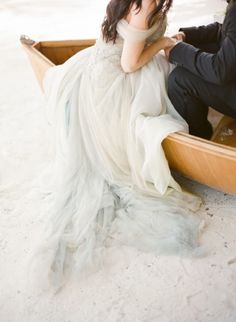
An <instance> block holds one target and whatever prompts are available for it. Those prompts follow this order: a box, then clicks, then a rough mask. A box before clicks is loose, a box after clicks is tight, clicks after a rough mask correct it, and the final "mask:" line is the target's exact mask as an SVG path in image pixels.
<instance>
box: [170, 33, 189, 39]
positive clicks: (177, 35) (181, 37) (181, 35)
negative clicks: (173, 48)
mask: <svg viewBox="0 0 236 322" xmlns="http://www.w3.org/2000/svg"><path fill="white" fill-rule="evenodd" d="M171 38H175V39H176V40H178V41H185V39H186V35H185V33H184V32H183V31H179V32H178V33H177V34H175V35H173V36H172V37H171Z"/></svg>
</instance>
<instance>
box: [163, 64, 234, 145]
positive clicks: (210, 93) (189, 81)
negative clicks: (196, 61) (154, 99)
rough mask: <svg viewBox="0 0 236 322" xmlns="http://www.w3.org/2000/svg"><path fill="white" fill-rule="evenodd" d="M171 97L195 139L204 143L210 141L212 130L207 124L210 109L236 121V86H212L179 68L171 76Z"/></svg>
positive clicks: (169, 88)
mask: <svg viewBox="0 0 236 322" xmlns="http://www.w3.org/2000/svg"><path fill="white" fill-rule="evenodd" d="M168 95H169V98H170V100H171V102H172V104H173V105H174V107H175V109H176V110H177V111H178V112H179V114H180V115H181V116H182V117H183V118H184V119H185V120H186V121H187V123H188V125H189V132H190V134H192V135H196V136H199V137H202V138H205V139H209V138H210V137H211V135H212V126H211V124H210V122H209V121H208V120H207V114H208V107H209V106H211V107H213V108H214V109H215V110H217V111H218V112H221V113H223V114H226V115H228V116H230V117H233V118H236V84H233V85H227V86H223V85H216V84H212V83H209V82H206V81H204V80H203V79H201V78H200V77H198V76H196V75H194V74H193V73H191V72H189V71H188V70H187V69H185V68H183V67H176V68H175V69H174V70H173V71H172V73H171V74H170V75H169V79H168Z"/></svg>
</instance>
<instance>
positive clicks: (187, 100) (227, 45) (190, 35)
mask: <svg viewBox="0 0 236 322" xmlns="http://www.w3.org/2000/svg"><path fill="white" fill-rule="evenodd" d="M227 2H229V4H228V7H227V10H226V16H225V19H224V22H223V24H219V23H217V22H215V23H212V24H210V25H207V26H201V27H198V28H196V27H191V28H181V29H180V32H179V33H178V34H177V35H175V36H173V38H175V39H176V43H175V45H174V46H173V47H171V48H169V49H168V50H166V56H167V57H168V58H169V61H170V62H172V63H174V64H176V65H177V67H176V68H175V69H174V70H173V71H172V73H171V74H170V76H169V80H168V95H169V98H170V100H171V101H172V104H173V105H174V107H175V108H176V110H177V111H178V112H179V114H180V115H182V117H183V118H184V119H185V120H186V121H187V123H188V124H189V132H190V134H193V135H196V136H200V137H202V138H206V139H209V138H210V137H211V135H212V126H211V124H210V123H209V121H208V120H207V114H208V106H211V107H213V108H214V109H216V110H217V111H219V112H221V113H223V114H226V115H228V116H230V117H233V118H236V0H227Z"/></svg>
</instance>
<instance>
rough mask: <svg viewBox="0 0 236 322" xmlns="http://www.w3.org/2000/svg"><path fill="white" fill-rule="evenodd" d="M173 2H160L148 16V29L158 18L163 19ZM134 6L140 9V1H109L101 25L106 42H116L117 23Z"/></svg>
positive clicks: (161, 0)
mask: <svg viewBox="0 0 236 322" xmlns="http://www.w3.org/2000/svg"><path fill="white" fill-rule="evenodd" d="M172 2H173V0H160V1H159V4H158V5H157V7H156V8H155V9H154V10H153V11H152V12H151V13H150V15H149V16H148V21H147V23H148V27H149V28H150V27H151V26H152V25H153V24H154V23H155V21H156V19H157V17H158V16H159V17H160V19H163V18H164V17H165V15H166V13H167V12H168V10H169V9H170V7H171V5H172ZM133 4H135V5H136V9H137V10H140V9H141V8H142V0H111V1H110V2H109V4H108V5H107V10H106V16H105V18H104V21H103V23H102V35H103V39H104V40H105V41H106V42H109V41H113V42H115V41H116V37H117V31H116V26H117V23H118V22H119V21H120V20H121V19H122V18H124V17H126V16H127V15H128V13H129V11H130V8H131V6H132V5H133Z"/></svg>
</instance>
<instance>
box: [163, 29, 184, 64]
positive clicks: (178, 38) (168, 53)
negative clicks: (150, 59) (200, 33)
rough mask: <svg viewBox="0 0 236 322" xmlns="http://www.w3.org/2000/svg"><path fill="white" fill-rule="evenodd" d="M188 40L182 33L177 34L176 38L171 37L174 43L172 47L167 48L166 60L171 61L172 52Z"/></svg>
mask: <svg viewBox="0 0 236 322" xmlns="http://www.w3.org/2000/svg"><path fill="white" fill-rule="evenodd" d="M185 38H186V36H185V33H184V32H182V31H180V32H178V33H177V34H175V35H174V36H172V37H171V39H172V40H173V43H172V45H171V46H169V47H167V48H165V55H166V58H167V59H169V56H170V52H171V50H172V49H173V48H174V47H175V46H176V45H177V44H178V43H179V42H181V41H184V40H185Z"/></svg>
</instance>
